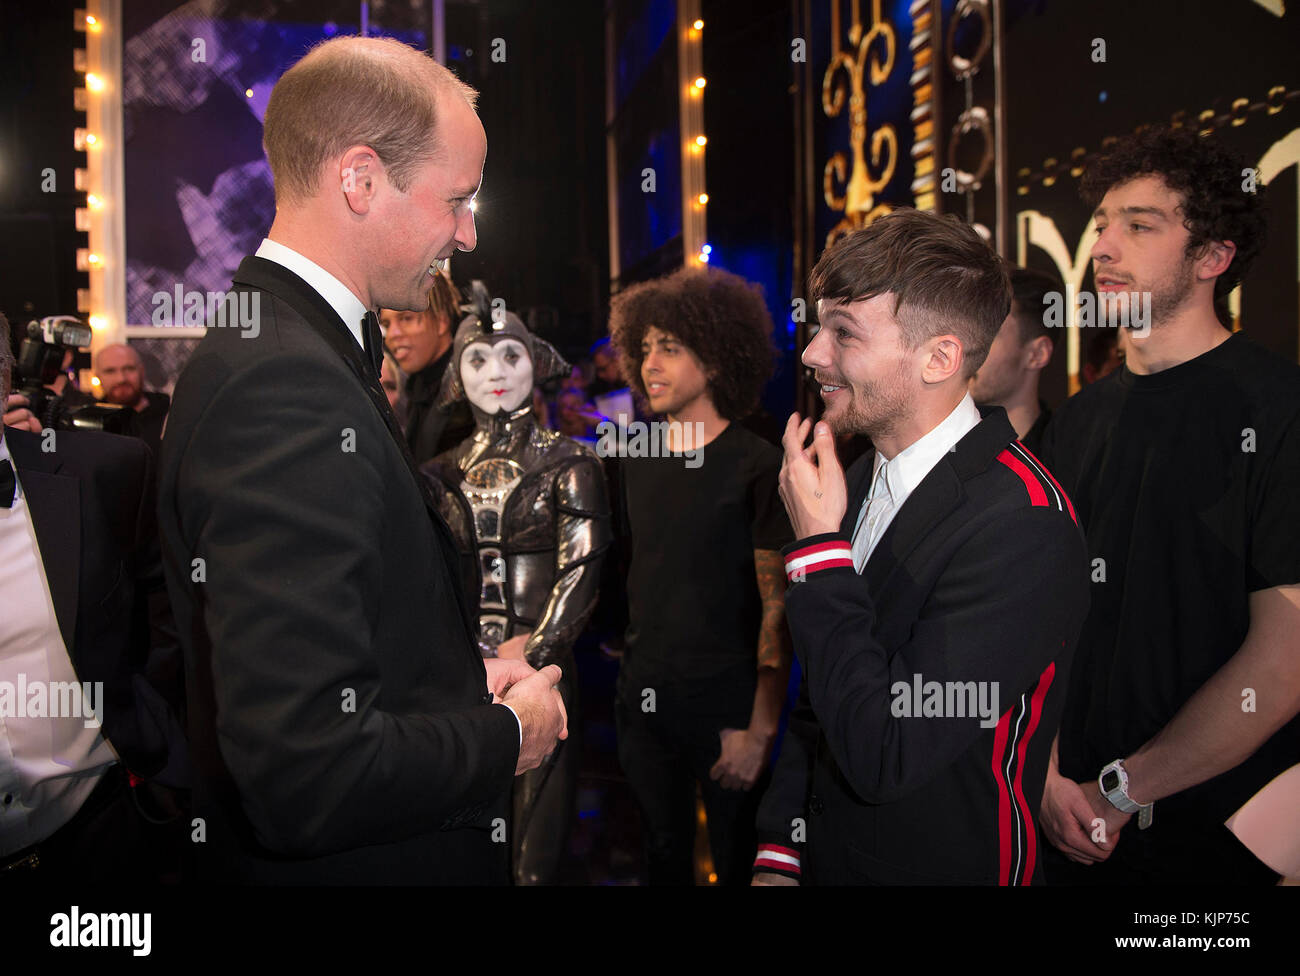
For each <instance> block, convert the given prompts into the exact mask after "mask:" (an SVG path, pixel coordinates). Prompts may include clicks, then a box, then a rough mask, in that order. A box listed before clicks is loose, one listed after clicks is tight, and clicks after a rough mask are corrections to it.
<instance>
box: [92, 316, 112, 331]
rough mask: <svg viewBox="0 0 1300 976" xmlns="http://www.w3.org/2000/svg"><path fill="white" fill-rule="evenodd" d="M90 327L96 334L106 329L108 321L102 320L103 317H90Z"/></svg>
mask: <svg viewBox="0 0 1300 976" xmlns="http://www.w3.org/2000/svg"><path fill="white" fill-rule="evenodd" d="M90 327H91V328H92V329H94V330H95V331H96V332H99V331H101V330H103V329H107V328H108V319H106V318H104V316H102V315H92V316H91V317H90Z"/></svg>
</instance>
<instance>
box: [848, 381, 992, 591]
mask: <svg viewBox="0 0 1300 976" xmlns="http://www.w3.org/2000/svg"><path fill="white" fill-rule="evenodd" d="M979 422H980V412H979V408H978V407H976V406H975V401H974V400H972V399H971V395H970V394H969V393H967V394H966V395H965V396H964V397H962V398H961V402H960V403H958V404H957V406H955V407H953V409H952V412H951V413H950V414H948V416H946V417H944V418H943V420H941V421H939V423H938V424H937V425H936V426H935V427H934V428H933V429H932V430H931V431H930V432H929V433H928V434H926V435H925V436H924V437H922V438H920V439H919V440H916V441H913V442H912V443H911V444H909V445H908V446H907V447H906V448H904V449H903V450H901V451H899V452H898V454H896V455H895V456H894V457H892V458H886V457H885V456H884V455H883V454H881V453H880V452H879V451H877V452H876V460H875V464H874V467H873V469H872V475H871V489H870V490H869V491H868V492H867V497H866V499H864V500H863V502H862V508H861V509H860V510H859V511H858V522H857V525H856V526H855V527H854V529H853V567H854V569H856V570H857V571H858V572H859V573H861V572H862V570H863V568H864V567H865V566H866V565H867V560H868V559H870V558H871V554H872V553H873V552H875V549H876V543H878V542H879V541H880V537H881V536H883V535H884V534H885V530H886V529H887V528H889V523H890V522H892V521H893V520H894V516H895V515H897V514H898V510H899V509H900V508H902V507H903V503H904V502H905V501H907V497H908V496H909V495H910V494H912V492H913V491H914V490H915V488H916V486H917V485H919V484H920V483H921V482H922V481H923V480H925V476H926V475H927V474H929V473H930V470H931V469H932V468H933V467H934V466H935V465H936V464H938V463H939V461H940V460H941V459H942V458H943V456H944V455H945V454H947V453H948V452H949V451H950V450H952V449H953V447H955V446H956V444H957V442H958V441H959V440H961V439H962V438H963V437H965V436H966V434H967V433H969V432H970V431H971V430H972V429H973V428H974V427H975V426H976V425H977V424H979Z"/></svg>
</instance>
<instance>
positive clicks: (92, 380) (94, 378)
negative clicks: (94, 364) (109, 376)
mask: <svg viewBox="0 0 1300 976" xmlns="http://www.w3.org/2000/svg"><path fill="white" fill-rule="evenodd" d="M90 385H91V386H99V377H98V376H92V377H91V378H90Z"/></svg>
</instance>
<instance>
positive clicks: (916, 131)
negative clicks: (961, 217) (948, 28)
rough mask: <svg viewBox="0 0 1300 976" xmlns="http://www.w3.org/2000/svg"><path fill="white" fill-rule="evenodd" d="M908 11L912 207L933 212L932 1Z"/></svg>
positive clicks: (915, 0)
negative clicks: (910, 60)
mask: <svg viewBox="0 0 1300 976" xmlns="http://www.w3.org/2000/svg"><path fill="white" fill-rule="evenodd" d="M907 12H908V13H909V14H910V15H911V17H912V40H911V43H910V44H909V45H908V46H909V47H910V48H911V49H912V78H911V85H912V204H913V205H914V206H915V207H916V209H917V210H926V211H929V212H930V213H934V211H935V204H936V203H937V198H936V197H935V171H936V169H937V167H936V165H935V145H936V144H935V135H934V121H935V114H936V113H935V99H934V93H935V86H934V51H935V46H934V8H933V6H932V5H931V0H912V4H911V6H910V7H909V8H908V11H907Z"/></svg>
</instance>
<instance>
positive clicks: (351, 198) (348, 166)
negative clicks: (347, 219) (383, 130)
mask: <svg viewBox="0 0 1300 976" xmlns="http://www.w3.org/2000/svg"><path fill="white" fill-rule="evenodd" d="M332 175H334V176H335V177H337V179H338V186H339V189H340V190H341V191H342V193H343V198H344V199H345V200H346V201H347V204H348V209H349V210H351V211H352V212H353V213H355V214H366V213H369V212H370V208H371V205H372V203H373V201H374V198H375V196H376V194H377V193H378V191H379V184H380V182H381V181H384V182H386V181H387V174H386V173H385V171H384V164H383V163H381V162H380V161H379V156H378V155H376V154H375V151H374V150H373V149H371V148H370V147H369V146H350V147H349V148H348V149H347V151H346V152H344V153H343V155H342V156H340V157H339V163H338V172H337V173H335V174H332Z"/></svg>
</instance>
